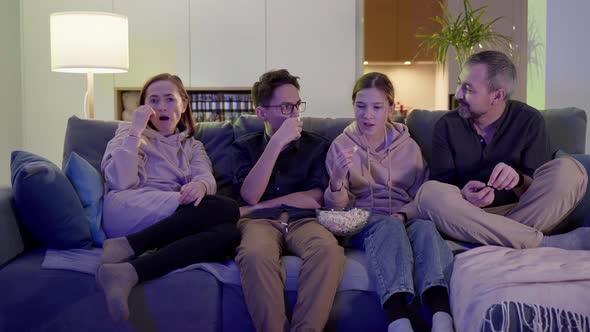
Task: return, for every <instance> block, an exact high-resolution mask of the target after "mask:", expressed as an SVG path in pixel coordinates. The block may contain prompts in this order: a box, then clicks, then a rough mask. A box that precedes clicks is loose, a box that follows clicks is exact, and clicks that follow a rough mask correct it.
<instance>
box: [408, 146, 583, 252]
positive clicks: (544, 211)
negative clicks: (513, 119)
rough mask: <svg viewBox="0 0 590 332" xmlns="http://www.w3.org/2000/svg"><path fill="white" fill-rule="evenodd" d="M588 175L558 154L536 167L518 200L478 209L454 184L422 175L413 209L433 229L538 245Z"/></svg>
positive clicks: (472, 238) (490, 241)
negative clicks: (416, 210)
mask: <svg viewBox="0 0 590 332" xmlns="http://www.w3.org/2000/svg"><path fill="white" fill-rule="evenodd" d="M587 183H588V175H587V174H586V170H585V169H584V167H583V166H582V164H580V163H579V162H578V161H577V160H575V159H573V158H570V157H564V158H558V159H554V160H551V161H549V162H547V163H545V164H543V165H542V166H541V167H539V168H538V169H537V170H536V171H535V174H534V175H533V182H532V183H531V185H530V187H529V188H528V189H527V190H526V192H524V193H523V194H522V196H520V199H519V201H518V203H515V204H510V205H505V206H497V207H493V208H485V209H481V208H479V207H477V206H475V205H473V204H471V203H469V202H468V201H466V200H465V199H464V198H463V196H462V195H461V190H460V189H459V188H457V187H456V186H453V185H449V184H445V183H441V182H437V181H428V182H426V183H424V184H423V185H422V187H421V188H420V190H419V191H418V193H417V194H416V199H415V200H416V203H417V205H418V212H419V214H420V215H421V216H422V217H424V218H428V219H430V220H432V221H433V222H434V223H435V224H436V226H437V228H438V229H439V231H441V232H442V233H444V234H446V235H447V236H449V237H451V238H453V239H456V240H460V241H466V242H472V243H481V244H487V245H499V246H504V247H512V248H534V247H538V246H539V244H540V243H541V240H542V239H543V233H548V232H551V231H552V230H553V229H555V228H556V227H557V226H558V225H559V224H560V223H561V222H562V221H563V220H564V219H565V217H567V216H568V215H569V214H570V213H571V212H572V210H573V209H574V208H575V207H576V205H577V204H578V203H579V202H580V201H581V200H582V198H583V196H584V194H585V193H586V186H587Z"/></svg>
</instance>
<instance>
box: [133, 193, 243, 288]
mask: <svg viewBox="0 0 590 332" xmlns="http://www.w3.org/2000/svg"><path fill="white" fill-rule="evenodd" d="M239 218H240V210H239V207H238V204H237V203H236V202H235V201H234V200H232V199H229V198H226V197H223V196H205V197H204V198H203V200H202V201H201V203H200V204H199V206H194V205H193V204H187V205H181V206H180V207H179V208H178V209H177V210H176V211H175V212H174V213H173V214H172V215H171V216H169V217H167V218H166V219H163V220H162V221H160V222H158V223H156V224H154V225H152V226H150V227H148V228H146V229H144V230H142V231H139V232H137V233H134V234H131V235H128V236H127V240H128V241H129V244H130V245H131V248H133V251H134V252H135V254H136V255H138V256H139V255H140V254H142V253H144V252H146V251H148V250H151V249H156V248H157V249H158V250H156V251H155V252H154V253H151V254H148V255H143V256H141V257H138V258H136V259H133V260H131V261H130V262H129V263H131V265H133V267H134V268H135V270H136V271H137V275H138V277H139V282H142V281H146V280H150V279H154V278H157V277H160V276H162V275H164V274H166V273H168V272H171V271H173V270H176V269H180V268H183V267H186V266H188V265H191V264H195V263H200V262H214V261H220V260H223V259H224V258H225V257H227V256H230V255H233V254H234V253H235V249H236V247H237V246H238V245H239V244H240V232H239V231H238V229H237V227H236V223H237V221H238V219H239Z"/></svg>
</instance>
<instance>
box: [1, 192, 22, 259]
mask: <svg viewBox="0 0 590 332" xmlns="http://www.w3.org/2000/svg"><path fill="white" fill-rule="evenodd" d="M15 212H16V207H15V206H14V199H13V195H12V188H2V189H0V215H1V216H2V218H0V267H1V266H2V265H4V263H6V262H8V261H10V260H11V259H13V258H14V257H16V256H18V255H19V254H20V253H21V252H23V250H24V249H25V243H24V240H23V236H22V234H21V231H20V227H19V222H18V219H17V217H16V215H15Z"/></svg>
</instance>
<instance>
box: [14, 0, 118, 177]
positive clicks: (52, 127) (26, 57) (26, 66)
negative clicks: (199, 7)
mask: <svg viewBox="0 0 590 332" xmlns="http://www.w3.org/2000/svg"><path fill="white" fill-rule="evenodd" d="M20 10H21V27H22V29H23V30H22V39H21V43H22V57H21V61H22V72H21V75H22V76H21V77H22V79H23V89H22V94H23V99H24V103H23V123H24V124H25V125H24V126H23V132H22V137H23V149H25V150H27V151H30V152H33V153H36V154H39V155H41V156H43V157H45V158H47V159H49V160H51V161H53V162H54V163H56V164H57V165H60V166H61V161H62V151H63V141H64V136H65V129H66V124H67V119H68V118H69V117H70V116H72V115H76V116H78V117H84V94H85V92H86V75H84V74H67V73H54V72H52V71H51V56H50V42H49V15H50V14H51V13H54V12H59V11H68V10H80V11H106V12H110V11H111V10H112V3H111V2H110V1H103V0H85V1H78V0H59V1H58V0H54V1H38V0H21V9H20ZM94 77H95V80H94V85H95V86H94V89H95V96H94V98H95V100H94V103H95V104H94V107H95V117H96V118H97V119H112V118H113V117H114V93H113V86H114V85H113V84H114V83H113V75H111V74H101V75H98V74H97V75H95V76H94Z"/></svg>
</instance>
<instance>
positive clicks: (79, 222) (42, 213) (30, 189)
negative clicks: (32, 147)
mask: <svg viewBox="0 0 590 332" xmlns="http://www.w3.org/2000/svg"><path fill="white" fill-rule="evenodd" d="M10 172H11V178H12V190H13V194H14V203H15V206H16V210H17V212H18V216H19V218H20V220H21V222H22V223H23V224H24V225H25V227H26V228H27V229H28V230H29V232H30V233H31V235H32V236H34V237H35V239H37V240H38V241H39V242H41V243H43V244H44V245H46V246H47V247H48V248H55V249H71V248H86V247H90V246H91V245H92V237H91V235H90V227H89V226H88V222H87V221H86V215H85V214H84V208H82V204H81V203H80V199H79V198H78V195H77V194H76V190H75V189H74V187H72V184H71V183H70V181H69V180H68V179H67V178H66V176H65V175H64V174H63V173H62V171H61V170H60V169H59V168H58V167H57V166H56V165H55V164H54V163H52V162H50V161H49V160H47V159H45V158H42V157H39V156H37V155H35V154H32V153H29V152H25V151H13V152H12V156H11V160H10Z"/></svg>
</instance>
